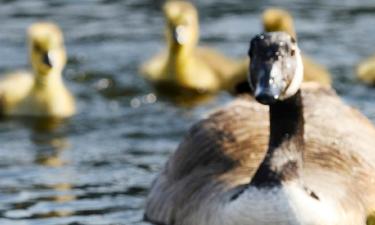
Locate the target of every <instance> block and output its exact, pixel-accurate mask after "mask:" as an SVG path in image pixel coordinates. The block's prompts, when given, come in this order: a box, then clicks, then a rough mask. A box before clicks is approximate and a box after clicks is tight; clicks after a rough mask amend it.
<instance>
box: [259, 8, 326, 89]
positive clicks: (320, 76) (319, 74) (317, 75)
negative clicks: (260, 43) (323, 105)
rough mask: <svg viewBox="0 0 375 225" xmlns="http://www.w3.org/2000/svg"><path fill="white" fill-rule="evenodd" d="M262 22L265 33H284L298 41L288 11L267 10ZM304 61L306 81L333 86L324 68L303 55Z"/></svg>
mask: <svg viewBox="0 0 375 225" xmlns="http://www.w3.org/2000/svg"><path fill="white" fill-rule="evenodd" d="M262 20H263V27H264V31H265V32H272V31H284V32H286V33H288V34H289V35H291V36H292V37H294V38H295V39H297V35H296V32H295V30H294V25H293V18H292V16H291V15H290V14H289V13H288V12H287V11H286V10H283V9H279V8H270V9H267V10H265V11H264V12H263V15H262ZM302 60H303V65H304V70H303V73H304V80H305V81H316V82H319V83H321V84H322V85H327V86H330V85H331V76H330V74H329V72H328V71H327V70H326V69H325V68H324V67H323V66H321V65H319V64H317V63H316V62H314V61H313V60H312V59H311V58H309V57H307V56H305V55H302Z"/></svg>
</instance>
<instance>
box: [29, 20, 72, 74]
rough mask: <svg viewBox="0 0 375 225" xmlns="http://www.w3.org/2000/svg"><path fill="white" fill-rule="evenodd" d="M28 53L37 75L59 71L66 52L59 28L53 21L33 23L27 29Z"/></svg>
mask: <svg viewBox="0 0 375 225" xmlns="http://www.w3.org/2000/svg"><path fill="white" fill-rule="evenodd" d="M28 41H29V54H30V61H31V65H32V68H33V70H34V72H35V74H36V75H37V76H47V75H49V74H51V73H53V72H57V73H61V71H62V70H63V68H64V66H65V64H66V52H65V48H64V40H63V35H62V32H61V30H60V29H59V28H58V27H57V26H56V25H55V24H53V23H47V22H44V23H35V24H33V25H31V26H30V27H29V29H28Z"/></svg>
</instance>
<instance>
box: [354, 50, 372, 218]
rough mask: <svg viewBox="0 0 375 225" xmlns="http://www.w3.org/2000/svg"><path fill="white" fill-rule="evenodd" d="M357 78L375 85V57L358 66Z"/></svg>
mask: <svg viewBox="0 0 375 225" xmlns="http://www.w3.org/2000/svg"><path fill="white" fill-rule="evenodd" d="M357 77H358V78H359V79H360V80H361V81H363V82H364V83H366V84H369V85H375V56H372V57H370V58H368V59H366V60H365V61H363V62H361V63H360V64H359V65H358V67H357ZM374 224H375V223H374Z"/></svg>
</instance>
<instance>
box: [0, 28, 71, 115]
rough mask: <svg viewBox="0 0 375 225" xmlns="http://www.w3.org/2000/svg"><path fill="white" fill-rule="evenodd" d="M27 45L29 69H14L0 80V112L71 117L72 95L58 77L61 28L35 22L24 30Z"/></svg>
mask: <svg viewBox="0 0 375 225" xmlns="http://www.w3.org/2000/svg"><path fill="white" fill-rule="evenodd" d="M28 44H29V57H30V62H31V66H32V72H24V71H18V72H14V73H10V74H7V75H5V77H4V78H3V79H1V80H0V110H1V113H2V114H3V115H6V116H38V117H59V118H65V117H69V116H72V115H73V114H74V113H75V102H74V97H73V96H72V95H71V93H70V92H69V90H68V89H67V88H66V87H65V85H64V82H63V80H62V71H63V69H64V66H65V64H66V52H65V48H64V43H63V35H62V32H61V30H60V29H59V28H58V27H57V26H56V25H55V24H53V23H47V22H43V23H35V24H33V25H31V26H30V27H29V29H28Z"/></svg>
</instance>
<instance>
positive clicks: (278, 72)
mask: <svg viewBox="0 0 375 225" xmlns="http://www.w3.org/2000/svg"><path fill="white" fill-rule="evenodd" d="M248 54H249V57H250V62H251V63H250V68H249V72H250V74H251V75H250V76H249V83H250V88H251V90H252V92H253V95H254V97H255V98H256V100H257V101H259V102H260V103H262V104H273V103H275V102H277V101H282V100H284V99H287V98H290V97H292V96H293V95H294V94H296V92H297V91H298V89H299V87H300V85H301V83H302V80H303V63H302V59H301V55H300V50H299V48H298V46H297V43H296V40H295V39H294V38H293V37H291V36H290V35H289V34H287V33H285V32H270V33H263V34H259V35H257V36H255V37H254V38H253V39H252V40H251V43H250V49H249V53H248Z"/></svg>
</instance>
